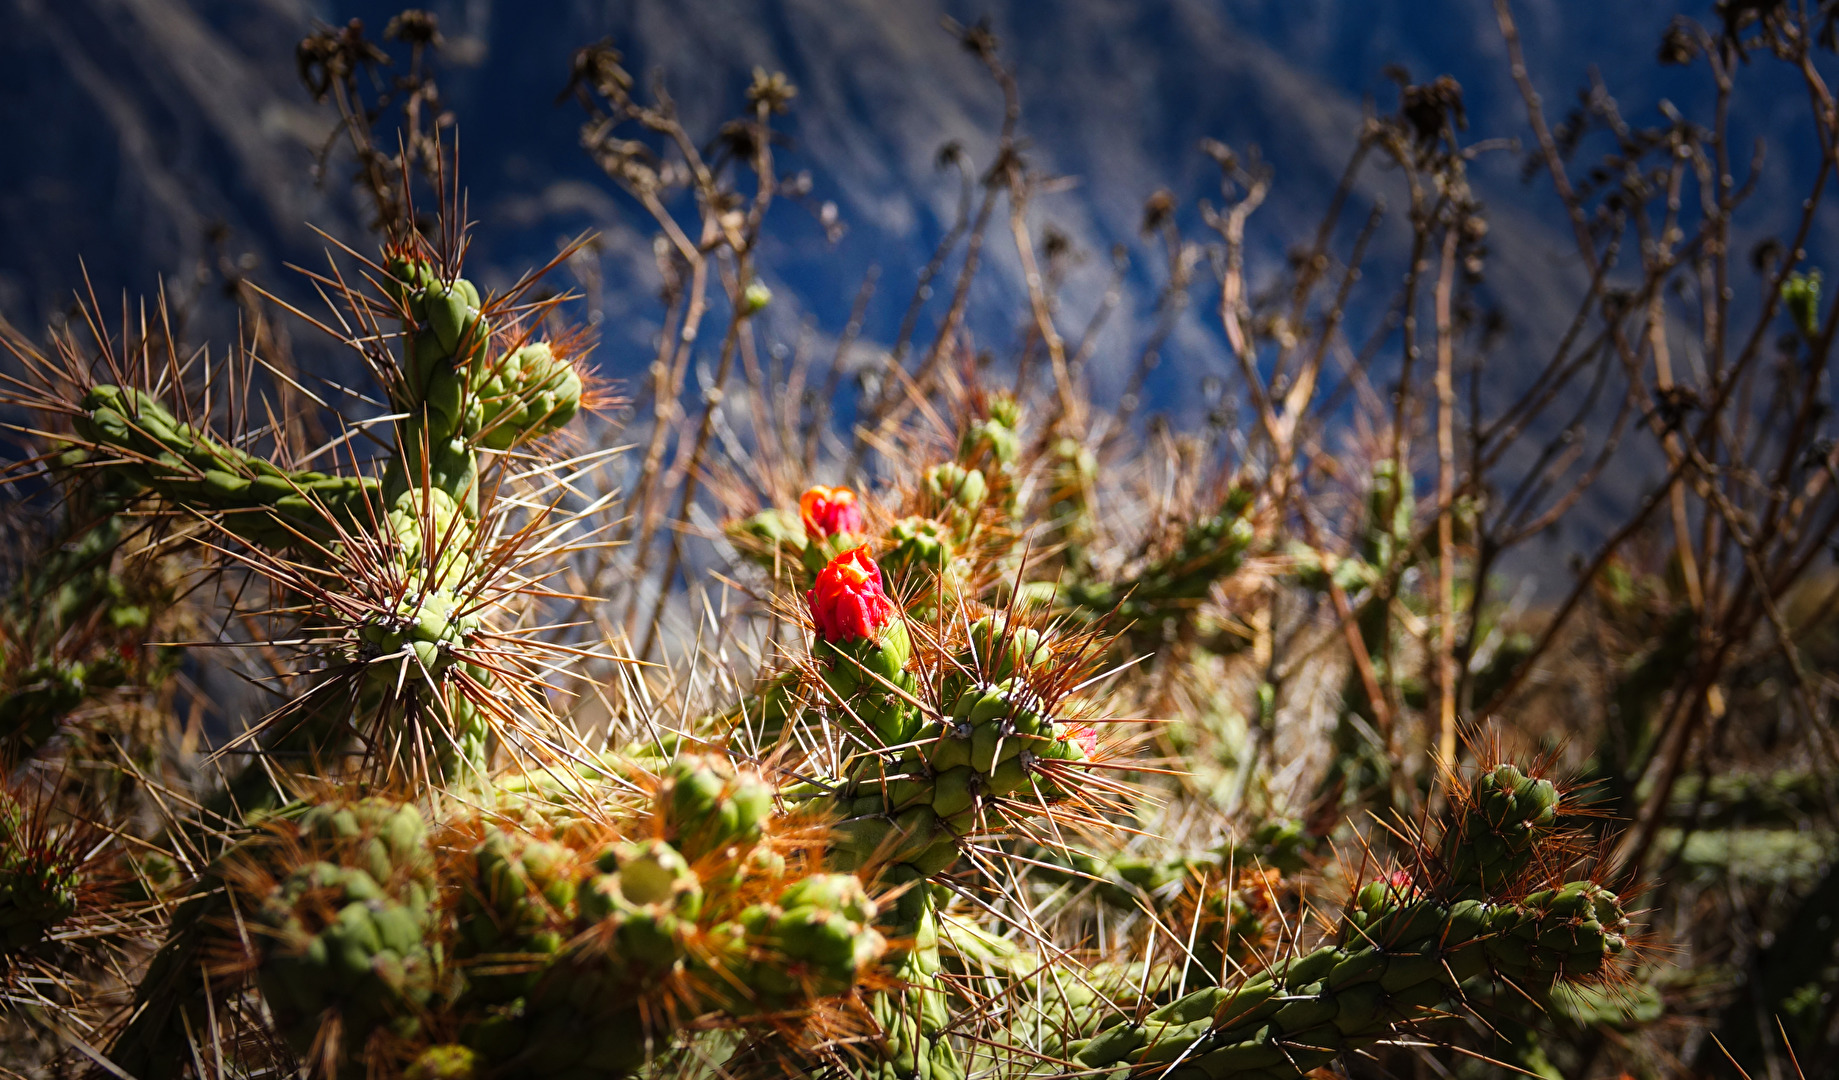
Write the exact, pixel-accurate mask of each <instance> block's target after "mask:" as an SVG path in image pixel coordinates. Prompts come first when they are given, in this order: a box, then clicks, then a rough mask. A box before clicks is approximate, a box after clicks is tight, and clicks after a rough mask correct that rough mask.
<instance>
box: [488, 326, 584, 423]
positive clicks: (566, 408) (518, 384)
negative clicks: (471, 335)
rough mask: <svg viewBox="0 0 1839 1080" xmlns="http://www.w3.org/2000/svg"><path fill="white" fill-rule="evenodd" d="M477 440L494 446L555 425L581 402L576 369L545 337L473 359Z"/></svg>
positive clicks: (564, 421)
mask: <svg viewBox="0 0 1839 1080" xmlns="http://www.w3.org/2000/svg"><path fill="white" fill-rule="evenodd" d="M471 379H472V392H473V394H474V395H475V396H476V397H477V399H478V402H479V410H480V416H479V429H478V430H479V441H480V442H481V443H482V444H484V445H485V446H488V447H491V448H492V449H494V450H508V449H510V448H511V447H513V446H516V445H517V444H519V443H523V442H529V441H530V440H532V439H539V438H542V437H543V436H545V435H549V434H552V433H554V432H556V431H559V430H561V428H562V426H563V425H565V424H567V423H568V422H569V421H570V420H572V419H574V417H575V413H576V412H578V411H579V410H580V408H581V391H582V386H581V373H580V372H579V371H578V370H577V369H576V368H575V365H574V363H573V362H572V361H570V360H569V359H567V358H566V357H562V356H558V355H556V353H555V350H554V349H553V348H552V347H551V346H550V345H549V344H548V343H547V342H541V341H539V342H533V343H531V344H529V345H525V346H523V347H522V348H519V349H516V350H514V351H512V352H509V353H506V354H505V355H504V356H502V357H500V358H498V359H497V360H495V361H491V362H487V361H484V360H478V361H475V362H474V364H473V367H472V371H471Z"/></svg>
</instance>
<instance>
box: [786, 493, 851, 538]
mask: <svg viewBox="0 0 1839 1080" xmlns="http://www.w3.org/2000/svg"><path fill="white" fill-rule="evenodd" d="M798 516H799V517H800V518H803V519H804V523H805V535H806V536H808V537H810V538H811V539H813V540H826V539H828V538H830V537H832V536H836V535H838V534H840V533H849V534H851V535H856V534H860V533H861V532H862V531H863V522H862V508H861V507H859V506H857V505H856V493H855V492H853V491H851V490H849V489H848V488H846V487H825V486H824V485H822V484H819V485H817V486H816V487H814V488H812V489H811V490H809V491H807V492H805V493H804V494H803V495H800V496H799V497H798Z"/></svg>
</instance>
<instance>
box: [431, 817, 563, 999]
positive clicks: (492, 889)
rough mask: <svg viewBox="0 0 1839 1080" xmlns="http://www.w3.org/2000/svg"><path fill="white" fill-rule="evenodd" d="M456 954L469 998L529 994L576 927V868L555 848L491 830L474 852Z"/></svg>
mask: <svg viewBox="0 0 1839 1080" xmlns="http://www.w3.org/2000/svg"><path fill="white" fill-rule="evenodd" d="M472 859H473V874H472V877H471V880H470V881H468V882H467V886H466V888H465V890H464V892H463V893H462V894H461V898H460V912H461V918H460V941H459V944H458V947H457V948H456V950H455V951H456V955H457V957H458V959H459V960H460V962H461V964H462V966H464V967H466V969H467V971H468V980H469V988H468V992H469V993H470V994H472V995H473V997H474V998H475V999H477V1000H480V1001H485V1002H491V1003H500V1002H508V1001H510V1000H512V999H514V998H517V997H521V996H522V995H524V994H526V993H529V991H530V990H531V989H532V988H534V987H535V985H536V982H537V980H538V979H539V978H541V976H542V973H543V968H544V965H545V964H547V963H548V962H549V961H550V960H551V959H552V958H553V957H554V956H555V955H556V954H557V953H558V952H559V951H560V950H561V948H562V946H563V943H564V942H566V941H567V940H568V937H569V936H570V934H571V933H572V930H573V926H574V922H575V914H576V907H575V863H574V859H573V856H572V853H571V852H570V851H569V850H568V849H567V848H565V847H563V846H562V845H560V844H554V843H548V842H545V841H541V840H537V839H536V838H534V837H531V836H529V835H528V834H526V833H522V832H517V831H512V830H505V829H497V828H494V829H492V830H491V831H490V832H488V833H487V834H486V836H485V839H484V840H482V841H480V843H479V844H478V846H477V847H475V848H473V852H472Z"/></svg>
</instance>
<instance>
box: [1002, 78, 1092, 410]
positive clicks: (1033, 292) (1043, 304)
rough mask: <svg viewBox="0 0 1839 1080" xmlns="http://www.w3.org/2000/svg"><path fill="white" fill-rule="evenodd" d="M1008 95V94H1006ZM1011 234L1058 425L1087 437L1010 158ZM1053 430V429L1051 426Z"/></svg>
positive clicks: (1019, 176)
mask: <svg viewBox="0 0 1839 1080" xmlns="http://www.w3.org/2000/svg"><path fill="white" fill-rule="evenodd" d="M1005 92H1007V91H1005ZM1006 172H1007V176H1008V187H1009V232H1010V235H1011V236H1013V237H1014V238H1015V252H1016V255H1017V256H1018V257H1019V258H1020V259H1021V262H1022V281H1023V283H1024V284H1025V285H1026V286H1027V288H1028V307H1029V311H1030V313H1031V314H1032V315H1033V316H1034V326H1035V332H1036V333H1038V334H1040V335H1041V341H1042V342H1043V343H1044V344H1045V345H1046V346H1047V356H1048V362H1049V363H1050V364H1051V365H1052V367H1053V374H1054V389H1055V391H1056V393H1057V394H1058V397H1059V403H1060V415H1059V417H1058V418H1057V421H1058V423H1059V424H1063V425H1064V426H1065V428H1066V433H1067V434H1069V435H1071V436H1072V437H1073V438H1076V439H1077V438H1082V437H1083V436H1084V434H1085V410H1084V408H1083V406H1082V404H1081V402H1080V400H1079V397H1078V395H1076V394H1075V393H1074V390H1073V379H1072V375H1071V373H1070V371H1069V370H1068V368H1067V365H1066V343H1065V342H1064V341H1062V340H1061V338H1060V331H1059V330H1057V329H1055V328H1054V315H1053V311H1052V310H1051V309H1050V306H1049V304H1048V300H1047V292H1046V290H1045V289H1044V288H1043V287H1042V284H1041V270H1040V267H1039V266H1037V265H1036V263H1035V257H1034V239H1033V238H1032V237H1030V236H1029V235H1028V178H1027V177H1026V176H1025V175H1023V173H1022V166H1021V162H1020V161H1018V160H1016V159H1015V158H1013V157H1012V158H1010V161H1009V166H1008V169H1007V170H1006ZM1050 426H1054V425H1050Z"/></svg>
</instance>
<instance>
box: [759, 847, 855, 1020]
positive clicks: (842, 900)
mask: <svg viewBox="0 0 1839 1080" xmlns="http://www.w3.org/2000/svg"><path fill="white" fill-rule="evenodd" d="M875 915H876V905H875V902H874V901H873V900H871V899H869V897H868V894H867V893H866V892H864V891H863V888H862V883H861V882H860V881H858V880H857V879H856V878H855V876H854V875H851V874H813V875H811V876H810V877H807V878H803V879H801V880H799V881H796V882H793V883H792V884H791V885H789V886H787V887H786V889H785V890H784V891H783V892H781V893H780V894H779V896H778V898H777V899H776V900H774V901H773V902H772V903H770V904H756V905H754V906H752V907H749V908H748V909H747V910H746V911H744V912H742V913H741V917H740V918H739V919H738V920H737V923H738V925H739V927H740V929H741V930H742V932H743V933H744V935H745V937H744V940H745V944H746V949H745V957H746V959H745V960H744V961H743V962H742V963H740V964H737V965H735V967H736V968H737V969H738V970H734V971H732V972H731V973H730V974H732V975H733V976H735V977H736V980H735V981H736V982H738V984H739V987H740V988H742V989H741V990H740V991H739V992H740V993H742V994H744V995H748V996H751V998H752V999H753V1000H752V1002H751V1004H752V1005H753V1007H755V1008H759V1009H764V1010H766V1011H769V1012H770V1011H778V1010H782V1009H786V1008H789V1007H792V1006H794V1005H798V1004H802V1003H804V1002H808V1001H812V1000H815V999H817V998H823V997H832V996H835V995H837V994H841V993H844V992H845V991H847V990H848V989H849V988H850V987H852V986H854V985H855V984H856V982H857V980H858V979H860V978H861V976H862V974H863V972H865V971H866V970H868V968H869V967H870V966H871V965H873V964H874V963H875V962H876V961H878V960H880V959H881V957H882V955H883V954H884V953H885V952H887V941H886V939H885V938H883V937H882V936H881V934H880V932H879V931H877V930H876V929H875V927H874V922H875ZM745 1008H746V1006H745V1005H742V1006H739V1007H738V1009H737V1011H738V1010H739V1009H745Z"/></svg>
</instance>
